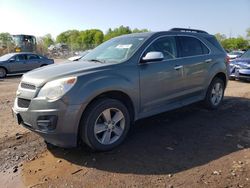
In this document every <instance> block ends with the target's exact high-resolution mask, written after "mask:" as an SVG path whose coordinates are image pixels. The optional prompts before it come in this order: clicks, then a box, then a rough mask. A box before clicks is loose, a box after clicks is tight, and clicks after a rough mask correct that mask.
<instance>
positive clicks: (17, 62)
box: [9, 54, 26, 73]
mask: <svg viewBox="0 0 250 188" xmlns="http://www.w3.org/2000/svg"><path fill="white" fill-rule="evenodd" d="M9 67H10V70H11V72H12V73H19V72H25V71H26V55H25V54H19V55H16V56H15V57H14V61H12V62H9Z"/></svg>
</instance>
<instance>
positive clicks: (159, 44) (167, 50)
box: [144, 37, 177, 60]
mask: <svg viewBox="0 0 250 188" xmlns="http://www.w3.org/2000/svg"><path fill="white" fill-rule="evenodd" d="M148 52H162V53H163V56H164V60H168V59H175V58H176V57H177V50H176V42H175V37H162V38H160V39H157V40H156V41H154V42H153V43H152V44H151V45H150V46H149V47H148V49H147V50H146V52H145V54H144V55H146V54H147V53H148Z"/></svg>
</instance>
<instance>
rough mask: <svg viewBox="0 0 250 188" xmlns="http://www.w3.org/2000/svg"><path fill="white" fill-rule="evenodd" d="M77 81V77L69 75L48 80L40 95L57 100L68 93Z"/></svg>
mask: <svg viewBox="0 0 250 188" xmlns="http://www.w3.org/2000/svg"><path fill="white" fill-rule="evenodd" d="M76 81H77V78H76V77H67V78H61V79H58V80H53V81H50V82H47V83H46V84H45V85H44V86H43V87H42V89H41V90H40V92H39V94H38V97H41V98H46V99H48V100H57V99H59V98H61V97H62V96H63V95H64V94H65V93H67V92H68V91H69V90H70V89H71V88H72V87H73V86H74V85H75V83H76Z"/></svg>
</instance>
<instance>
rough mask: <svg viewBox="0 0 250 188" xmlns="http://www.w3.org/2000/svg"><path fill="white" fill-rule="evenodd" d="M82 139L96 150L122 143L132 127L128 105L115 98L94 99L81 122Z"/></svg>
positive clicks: (105, 149)
mask: <svg viewBox="0 0 250 188" xmlns="http://www.w3.org/2000/svg"><path fill="white" fill-rule="evenodd" d="M80 126H81V130H80V134H81V139H82V141H83V142H84V143H86V144H87V145H88V146H89V147H90V148H92V149H93V150H95V151H108V150H111V149H113V148H115V147H116V146H118V145H120V144H121V143H122V142H123V141H124V139H125V138H126V135H127V133H128V131H129V128H130V116H129V112H128V109H127V108H126V106H125V105H124V104H123V103H122V102H120V101H118V100H115V99H109V98H103V99H98V100H97V101H94V102H93V103H92V104H91V105H90V106H89V107H88V108H87V110H86V112H85V113H84V115H83V117H82V121H81V123H80Z"/></svg>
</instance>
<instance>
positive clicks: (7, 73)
mask: <svg viewBox="0 0 250 188" xmlns="http://www.w3.org/2000/svg"><path fill="white" fill-rule="evenodd" d="M0 68H3V69H4V70H5V71H6V74H8V73H9V71H8V69H7V68H6V67H4V66H0Z"/></svg>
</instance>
